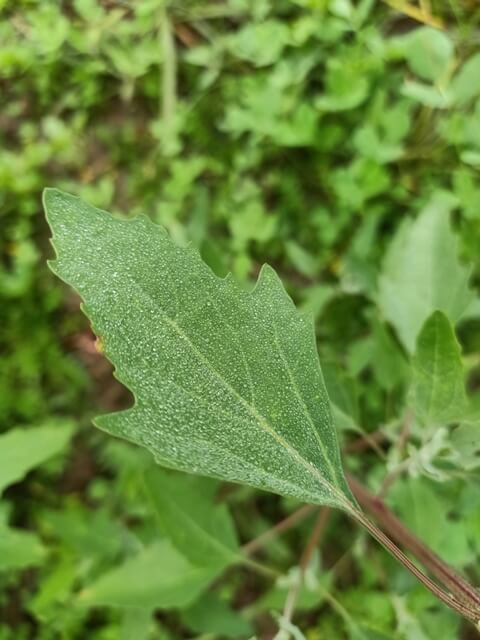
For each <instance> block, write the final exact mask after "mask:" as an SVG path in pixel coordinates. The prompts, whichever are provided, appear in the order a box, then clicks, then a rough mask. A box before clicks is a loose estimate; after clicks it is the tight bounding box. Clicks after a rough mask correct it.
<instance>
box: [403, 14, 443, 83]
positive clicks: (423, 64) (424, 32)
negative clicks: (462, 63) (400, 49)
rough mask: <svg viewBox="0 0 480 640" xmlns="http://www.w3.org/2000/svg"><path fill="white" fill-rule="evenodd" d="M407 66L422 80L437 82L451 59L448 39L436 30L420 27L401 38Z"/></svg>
mask: <svg viewBox="0 0 480 640" xmlns="http://www.w3.org/2000/svg"><path fill="white" fill-rule="evenodd" d="M402 40H403V41H404V46H405V57H406V59H407V62H408V66H409V67H410V69H411V70H412V71H413V73H416V74H417V75H418V76H420V77H421V78H423V79H424V80H432V81H434V80H437V79H439V78H440V77H441V76H442V75H443V74H444V73H445V72H446V71H447V69H448V66H449V64H450V63H451V61H452V57H453V44H452V41H451V40H450V38H449V37H448V36H447V35H446V34H445V33H443V32H442V31H438V30H437V29H432V28H431V27H420V28H419V29H415V30H414V31H412V32H411V33H409V34H408V35H407V36H405V37H404V38H402Z"/></svg>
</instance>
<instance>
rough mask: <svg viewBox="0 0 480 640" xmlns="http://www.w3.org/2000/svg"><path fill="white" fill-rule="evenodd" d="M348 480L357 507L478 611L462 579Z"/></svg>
mask: <svg viewBox="0 0 480 640" xmlns="http://www.w3.org/2000/svg"><path fill="white" fill-rule="evenodd" d="M348 481H349V484H350V487H351V489H352V491H353V494H354V495H355V497H356V499H357V500H358V502H359V504H360V505H361V506H362V507H363V508H364V509H366V510H367V511H368V512H370V513H371V514H372V515H373V516H374V517H375V519H376V520H377V521H378V522H379V523H380V525H381V526H382V529H384V530H385V531H386V533H387V534H388V535H389V536H390V538H392V539H393V540H394V541H395V542H396V543H397V544H400V545H401V546H402V547H404V548H405V549H407V550H408V551H409V552H410V553H411V554H412V555H413V556H414V557H415V558H416V559H417V560H418V561H419V562H420V563H421V564H422V565H423V566H424V567H426V568H427V569H428V570H429V571H430V573H431V574H432V575H433V576H435V578H437V579H438V580H439V581H440V582H441V583H442V584H443V585H444V586H445V587H447V588H448V589H449V591H451V592H452V593H453V594H454V595H455V597H456V598H457V599H458V600H460V601H461V602H463V603H464V604H465V605H467V606H470V607H475V608H476V609H478V611H479V612H480V594H479V593H478V592H477V590H476V589H475V588H474V587H473V586H472V585H471V584H470V583H469V582H467V580H465V578H464V577H463V576H461V575H460V574H459V573H457V572H456V571H455V570H454V569H453V568H452V567H450V566H449V565H448V564H447V563H445V562H444V561H443V560H442V559H441V558H439V557H438V556H437V554H436V553H434V552H433V551H432V550H431V549H429V548H428V547H427V545H425V544H424V543H423V542H422V541H421V540H420V539H419V538H417V536H415V534H413V533H412V532H411V531H410V530H409V529H407V527H406V526H405V525H404V524H403V523H402V522H401V521H400V520H399V519H398V518H397V517H396V516H395V515H394V514H393V513H392V512H391V511H390V510H389V509H388V507H387V506H386V505H385V503H384V502H383V500H381V499H380V498H378V497H376V496H374V495H373V494H372V493H370V492H369V491H368V490H367V489H366V488H365V487H363V486H362V485H361V484H360V483H359V482H358V481H357V480H356V479H355V478H352V476H349V477H348ZM478 617H480V615H479V616H478Z"/></svg>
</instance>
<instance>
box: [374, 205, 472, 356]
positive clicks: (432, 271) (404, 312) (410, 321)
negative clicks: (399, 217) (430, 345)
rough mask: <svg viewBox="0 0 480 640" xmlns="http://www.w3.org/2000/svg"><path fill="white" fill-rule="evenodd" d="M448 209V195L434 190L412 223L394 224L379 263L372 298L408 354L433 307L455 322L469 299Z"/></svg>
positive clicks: (449, 206) (467, 273)
mask: <svg viewBox="0 0 480 640" xmlns="http://www.w3.org/2000/svg"><path fill="white" fill-rule="evenodd" d="M450 209H451V199H449V198H446V197H445V196H444V195H443V194H436V196H434V197H433V198H432V200H431V201H430V203H429V204H428V206H427V207H426V208H425V209H424V211H423V212H422V213H421V214H420V215H419V217H418V218H417V219H416V220H415V221H414V222H410V221H408V222H406V223H404V225H403V226H402V227H401V228H400V230H399V231H398V232H397V235H396V236H395V238H394V239H393V241H392V243H391V245H390V247H389V249H388V251H387V254H386V257H385V260H384V263H383V267H382V273H381V275H380V279H379V294H378V303H379V305H380V308H381V310H382V311H383V314H384V315H385V318H386V319H387V320H388V321H389V322H391V324H392V325H393V326H394V327H395V329H396V330H397V333H398V336H399V338H400V339H401V341H402V343H403V345H404V346H405V348H406V349H407V351H409V352H410V353H413V351H414V349H415V341H416V338H417V335H418V333H419V331H420V329H421V327H422V325H423V323H424V322H425V320H426V319H427V318H428V317H429V316H430V315H431V314H432V313H433V311H435V310H436V309H438V310H440V311H443V313H445V315H446V316H447V317H448V318H449V320H450V321H451V322H452V323H455V322H456V321H457V320H458V319H459V318H460V317H461V316H462V314H463V312H464V311H465V310H466V309H467V307H468V305H469V304H470V302H471V301H472V299H473V293H472V292H471V291H470V289H469V287H468V279H469V269H468V268H467V267H464V266H463V265H462V264H460V262H459V260H458V252H457V239H456V237H455V234H454V233H453V232H452V230H451V228H450V221H449V213H450Z"/></svg>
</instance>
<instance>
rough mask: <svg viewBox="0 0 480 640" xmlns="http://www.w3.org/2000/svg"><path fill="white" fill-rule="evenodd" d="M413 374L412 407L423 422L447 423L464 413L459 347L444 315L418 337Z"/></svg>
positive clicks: (438, 315) (433, 319)
mask: <svg viewBox="0 0 480 640" xmlns="http://www.w3.org/2000/svg"><path fill="white" fill-rule="evenodd" d="M413 374H414V377H413V388H412V399H413V406H414V409H415V411H416V413H417V415H418V416H419V417H420V418H421V419H422V421H423V422H425V423H428V424H436V423H438V424H441V423H446V422H449V421H452V420H455V419H458V418H459V417H461V416H462V415H463V414H464V413H465V410H466V408H467V397H466V395H465V387H464V381H463V365H462V358H461V350H460V345H459V344H458V342H457V339H456V337H455V332H454V330H453V327H452V325H451V323H450V321H449V320H448V318H447V317H446V316H445V315H444V314H443V313H442V312H441V311H435V312H434V313H433V314H432V315H431V316H430V317H429V318H428V320H427V321H426V322H425V324H424V326H423V328H422V330H421V332H420V334H419V336H418V339H417V347H416V351H415V355H414V359H413Z"/></svg>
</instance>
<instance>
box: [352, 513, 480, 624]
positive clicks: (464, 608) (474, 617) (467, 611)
mask: <svg viewBox="0 0 480 640" xmlns="http://www.w3.org/2000/svg"><path fill="white" fill-rule="evenodd" d="M350 514H351V516H352V517H353V518H354V519H355V520H356V521H357V522H358V523H359V524H361V525H362V527H364V528H365V529H366V530H367V531H368V532H369V533H370V535H371V536H372V537H373V538H375V540H377V542H379V543H380V544H381V545H382V546H383V547H384V548H385V549H386V550H387V551H388V552H389V553H390V554H391V555H392V556H393V557H394V558H395V559H396V560H398V561H399V562H400V563H401V564H403V566H404V567H405V568H406V569H408V570H409V571H410V573H411V574H412V575H414V576H415V578H417V580H419V581H420V582H421V583H422V584H423V585H424V586H425V587H426V588H427V589H428V590H429V591H430V592H431V593H432V594H433V595H434V596H435V597H436V598H438V599H439V600H440V601H441V602H443V603H444V604H446V605H447V606H448V607H450V608H451V609H453V610H454V611H456V612H457V613H459V614H460V615H461V616H463V617H464V618H466V619H467V620H470V621H471V622H473V623H474V624H475V625H478V623H479V621H480V608H479V607H478V606H477V605H476V603H471V602H468V603H466V602H464V600H463V598H462V600H457V599H456V598H455V597H454V596H453V595H452V594H451V593H447V592H446V591H444V590H443V589H442V588H441V587H439V586H438V584H437V583H436V582H434V581H433V580H432V579H431V578H429V577H428V576H427V575H425V574H424V573H423V572H422V571H421V570H420V569H419V568H418V567H417V566H416V565H415V564H414V563H413V562H412V561H411V560H410V558H408V557H407V556H406V555H405V554H404V553H403V551H402V550H401V549H399V548H398V547H397V545H396V544H395V543H394V542H393V541H392V540H390V538H389V537H388V536H386V535H385V534H384V533H383V531H381V530H380V529H379V528H378V527H377V526H376V525H375V524H373V522H371V521H370V520H369V519H368V518H367V516H366V515H365V514H364V513H362V511H360V510H355V511H351V512H350Z"/></svg>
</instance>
